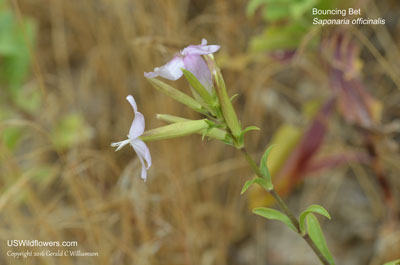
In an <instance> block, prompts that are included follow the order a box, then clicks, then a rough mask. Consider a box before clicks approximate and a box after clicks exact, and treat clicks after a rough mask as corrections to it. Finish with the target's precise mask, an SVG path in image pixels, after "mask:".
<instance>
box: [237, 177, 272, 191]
mask: <svg viewBox="0 0 400 265" xmlns="http://www.w3.org/2000/svg"><path fill="white" fill-rule="evenodd" d="M254 183H257V184H258V185H260V186H261V187H262V188H264V189H266V190H269V188H270V187H269V186H268V183H267V181H266V180H265V179H262V178H259V177H255V178H254V179H252V180H248V181H246V183H245V184H244V185H243V188H242V191H241V192H240V194H243V193H245V192H246V191H247V190H248V189H249V188H250V186H251V185H253V184H254Z"/></svg>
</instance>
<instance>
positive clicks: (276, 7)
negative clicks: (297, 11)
mask: <svg viewBox="0 0 400 265" xmlns="http://www.w3.org/2000/svg"><path fill="white" fill-rule="evenodd" d="M289 15H290V12H289V5H288V4H281V3H279V4H271V5H268V6H267V7H266V8H265V10H264V19H265V20H266V21H277V20H281V19H284V18H289Z"/></svg>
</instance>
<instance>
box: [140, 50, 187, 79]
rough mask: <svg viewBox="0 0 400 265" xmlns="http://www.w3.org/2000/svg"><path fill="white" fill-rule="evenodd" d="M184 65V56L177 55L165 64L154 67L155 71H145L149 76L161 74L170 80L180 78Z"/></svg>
mask: <svg viewBox="0 0 400 265" xmlns="http://www.w3.org/2000/svg"><path fill="white" fill-rule="evenodd" d="M183 67H184V65H183V61H182V58H181V57H180V56H175V57H174V58H173V59H172V60H171V61H169V62H168V63H166V64H165V65H163V66H161V67H156V68H154V72H150V73H144V76H145V77H148V78H153V77H157V76H161V77H164V78H165V79H168V80H178V79H179V78H180V77H181V76H182V74H183V73H182V71H181V68H183Z"/></svg>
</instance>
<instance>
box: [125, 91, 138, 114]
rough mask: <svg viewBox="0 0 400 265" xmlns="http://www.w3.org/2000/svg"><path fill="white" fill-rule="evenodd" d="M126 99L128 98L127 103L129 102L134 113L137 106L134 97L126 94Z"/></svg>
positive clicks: (136, 110)
mask: <svg viewBox="0 0 400 265" xmlns="http://www.w3.org/2000/svg"><path fill="white" fill-rule="evenodd" d="M126 100H128V101H129V103H130V104H131V106H132V108H133V111H134V112H135V113H136V112H138V108H137V105H136V101H135V99H134V98H133V97H132V95H129V96H127V97H126Z"/></svg>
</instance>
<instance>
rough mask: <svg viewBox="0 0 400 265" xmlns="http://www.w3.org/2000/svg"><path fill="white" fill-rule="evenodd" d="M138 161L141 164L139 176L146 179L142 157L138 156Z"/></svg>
mask: <svg viewBox="0 0 400 265" xmlns="http://www.w3.org/2000/svg"><path fill="white" fill-rule="evenodd" d="M139 160H140V163H141V164H142V171H141V172H140V177H141V178H142V179H143V180H144V181H146V180H147V170H146V167H145V164H144V161H143V158H141V157H140V156H139Z"/></svg>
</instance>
